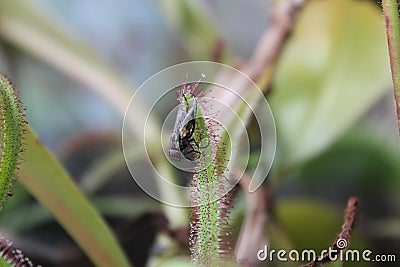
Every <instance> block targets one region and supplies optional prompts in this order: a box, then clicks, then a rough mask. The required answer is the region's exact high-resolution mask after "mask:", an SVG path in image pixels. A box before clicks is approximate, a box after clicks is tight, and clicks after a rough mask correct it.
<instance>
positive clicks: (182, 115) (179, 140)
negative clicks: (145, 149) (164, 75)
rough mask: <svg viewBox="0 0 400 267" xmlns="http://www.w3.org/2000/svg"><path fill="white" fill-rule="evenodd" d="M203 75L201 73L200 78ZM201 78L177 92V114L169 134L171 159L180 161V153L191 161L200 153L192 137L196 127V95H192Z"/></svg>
mask: <svg viewBox="0 0 400 267" xmlns="http://www.w3.org/2000/svg"><path fill="white" fill-rule="evenodd" d="M203 77H204V74H202V76H201V78H203ZM200 81H201V79H200V80H199V81H198V82H196V83H195V84H193V85H191V86H190V85H186V84H184V85H183V86H182V89H181V91H180V92H179V98H178V100H179V102H180V104H179V107H178V114H177V116H176V121H175V125H174V130H173V132H172V135H171V140H170V143H171V144H170V149H169V152H168V153H169V156H170V158H171V159H173V160H176V161H180V160H181V159H182V155H183V156H184V157H185V158H186V159H188V160H191V161H194V160H196V159H197V156H198V154H200V151H198V149H199V145H198V144H197V142H196V140H195V139H194V136H193V134H194V131H195V128H196V113H197V97H196V96H194V95H193V90H194V89H195V88H196V87H197V86H198V85H199V83H200Z"/></svg>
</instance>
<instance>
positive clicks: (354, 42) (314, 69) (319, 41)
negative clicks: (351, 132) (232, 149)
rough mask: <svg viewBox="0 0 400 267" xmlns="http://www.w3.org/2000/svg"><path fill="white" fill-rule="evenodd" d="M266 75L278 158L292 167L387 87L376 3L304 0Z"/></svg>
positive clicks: (320, 147) (328, 140)
mask: <svg viewBox="0 0 400 267" xmlns="http://www.w3.org/2000/svg"><path fill="white" fill-rule="evenodd" d="M274 83H275V87H274V91H273V95H272V97H271V99H270V100H271V105H272V110H273V112H274V116H275V119H276V124H277V129H278V134H279V136H280V139H279V140H278V141H279V142H280V145H279V147H280V151H279V154H280V158H279V160H280V163H281V164H282V165H283V166H285V167H286V168H287V167H293V166H294V165H295V164H298V163H300V162H302V161H305V160H307V159H308V158H310V157H312V156H314V155H315V154H317V153H319V152H320V151H322V150H323V149H325V148H326V147H328V146H329V145H330V144H331V143H332V142H334V141H335V140H336V139H337V138H338V137H339V136H340V135H341V134H342V133H344V131H346V130H347V129H348V128H349V127H350V126H351V125H352V124H353V123H354V122H355V121H356V120H357V119H359V118H360V117H361V116H362V115H363V114H364V113H365V112H366V111H367V110H368V109H369V108H370V107H371V106H372V105H373V104H374V103H375V102H376V101H377V100H378V99H379V98H380V97H382V95H383V94H384V93H385V92H387V90H388V89H390V75H389V64H388V57H387V54H386V40H385V34H384V25H383V23H382V17H381V15H380V14H379V10H378V9H377V8H376V7H375V6H374V4H373V3H372V2H367V1H349V0H326V1H311V2H310V3H308V4H307V5H306V7H305V9H304V13H303V14H302V16H301V17H300V18H299V21H298V25H297V28H296V29H295V32H294V34H293V36H292V41H291V42H290V43H289V44H288V46H287V49H286V51H285V52H284V54H283V57H282V61H281V62H280V65H279V67H278V70H277V73H276V77H275V81H274Z"/></svg>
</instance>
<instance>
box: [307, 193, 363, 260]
mask: <svg viewBox="0 0 400 267" xmlns="http://www.w3.org/2000/svg"><path fill="white" fill-rule="evenodd" d="M359 202H360V201H359V200H358V198H355V197H352V198H350V199H349V201H348V202H347V208H346V210H345V211H344V223H343V225H342V230H341V231H340V233H339V234H338V235H337V236H336V239H335V241H334V242H333V244H332V245H331V252H332V253H326V254H324V256H323V257H321V258H317V259H315V260H313V261H311V262H309V263H307V264H305V265H301V266H300V267H317V266H323V265H326V264H328V263H331V262H332V259H334V258H337V256H338V255H339V254H340V251H342V250H344V249H346V248H347V246H348V244H349V240H350V237H351V233H352V231H353V229H354V226H355V225H356V221H357V216H358V208H359Z"/></svg>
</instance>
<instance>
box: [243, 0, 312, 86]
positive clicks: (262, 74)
mask: <svg viewBox="0 0 400 267" xmlns="http://www.w3.org/2000/svg"><path fill="white" fill-rule="evenodd" d="M305 1H306V0H282V1H280V2H279V4H278V5H277V6H276V8H275V9H274V11H273V14H272V21H271V26H270V27H269V28H268V29H267V31H266V32H265V33H264V35H263V36H262V37H261V40H260V41H259V43H258V45H257V47H256V49H255V52H254V53H253V55H252V57H251V59H250V60H249V61H248V62H247V64H246V65H245V67H244V68H243V72H244V73H246V74H247V75H248V76H249V77H250V78H251V79H252V80H255V81H256V82H258V81H259V80H260V79H262V80H263V81H265V83H267V84H269V83H270V77H271V74H272V71H273V69H274V67H275V65H276V62H277V60H278V58H279V56H280V55H281V51H282V48H283V47H284V44H285V42H286V40H287V39H288V37H289V36H290V33H291V32H292V29H293V25H294V22H295V20H296V18H297V15H298V13H299V10H300V9H301V7H303V5H304V3H305ZM264 88H265V86H264Z"/></svg>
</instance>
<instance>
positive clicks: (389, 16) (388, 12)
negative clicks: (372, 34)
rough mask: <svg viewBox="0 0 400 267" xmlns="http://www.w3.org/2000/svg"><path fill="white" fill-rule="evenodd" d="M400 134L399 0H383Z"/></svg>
mask: <svg viewBox="0 0 400 267" xmlns="http://www.w3.org/2000/svg"><path fill="white" fill-rule="evenodd" d="M382 7H383V14H384V17H385V25H386V35H387V39H388V47H389V58H390V68H391V71H392V80H393V90H394V98H395V102H396V112H397V126H398V129H399V136H400V25H399V11H398V3H397V0H382Z"/></svg>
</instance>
